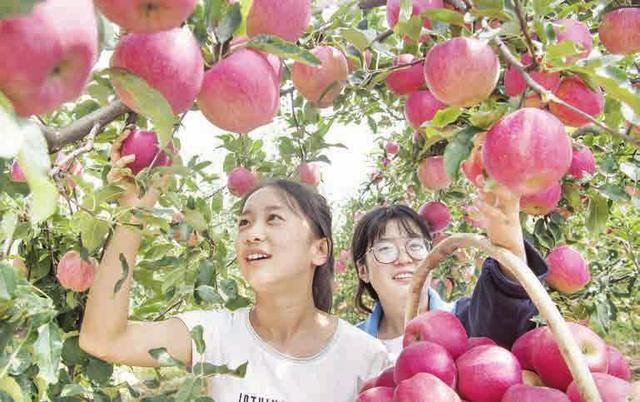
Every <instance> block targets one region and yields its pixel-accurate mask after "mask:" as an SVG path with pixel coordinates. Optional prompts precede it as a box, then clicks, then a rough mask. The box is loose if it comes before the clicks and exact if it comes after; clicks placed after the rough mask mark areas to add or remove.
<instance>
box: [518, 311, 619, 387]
mask: <svg viewBox="0 0 640 402" xmlns="http://www.w3.org/2000/svg"><path fill="white" fill-rule="evenodd" d="M567 325H568V326H569V330H570V331H571V334H572V335H573V339H574V340H575V341H576V343H577V344H578V347H579V348H580V351H581V352H582V353H583V354H584V357H585V360H586V363H587V365H588V366H589V370H590V371H591V372H594V373H596V372H597V373H606V372H607V368H608V356H607V345H606V344H605V343H604V341H603V340H602V339H601V338H600V337H599V336H598V335H597V334H596V333H595V332H593V331H592V330H590V329H589V328H587V327H585V326H582V325H580V324H576V323H572V322H569V323H567ZM531 355H532V360H533V367H534V369H535V371H536V372H537V373H538V375H539V376H540V378H541V379H542V381H543V382H544V383H545V385H547V386H549V387H553V388H556V389H559V390H561V391H564V390H566V389H567V387H568V386H569V384H570V383H571V381H573V378H572V377H571V372H570V371H569V368H568V367H567V364H566V363H565V361H564V358H563V357H562V354H561V353H560V349H559V348H558V344H557V342H556V340H555V338H554V337H553V334H552V333H551V330H550V329H549V328H546V327H545V329H544V330H543V331H542V332H541V333H540V335H539V336H538V338H537V345H536V347H535V349H534V350H533V351H532V352H531Z"/></svg>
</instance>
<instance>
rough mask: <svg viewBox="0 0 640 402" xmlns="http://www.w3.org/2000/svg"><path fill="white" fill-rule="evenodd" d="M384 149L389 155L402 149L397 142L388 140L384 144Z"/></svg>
mask: <svg viewBox="0 0 640 402" xmlns="http://www.w3.org/2000/svg"><path fill="white" fill-rule="evenodd" d="M384 150H385V151H387V153H388V154H389V155H395V154H397V153H398V151H399V150H400V147H399V146H398V144H396V143H395V142H387V143H386V144H385V145H384Z"/></svg>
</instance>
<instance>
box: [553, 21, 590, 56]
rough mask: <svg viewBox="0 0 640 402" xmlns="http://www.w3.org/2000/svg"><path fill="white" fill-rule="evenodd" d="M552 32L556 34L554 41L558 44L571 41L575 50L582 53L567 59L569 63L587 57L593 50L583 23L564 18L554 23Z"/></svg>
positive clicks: (587, 29) (587, 30)
mask: <svg viewBox="0 0 640 402" xmlns="http://www.w3.org/2000/svg"><path fill="white" fill-rule="evenodd" d="M553 25H554V31H555V32H556V40H557V41H558V43H561V42H565V41H573V42H574V43H575V45H576V48H577V49H579V50H580V49H581V50H582V52H580V53H579V54H577V55H575V56H571V57H569V58H568V59H567V61H568V62H569V63H574V62H576V61H578V60H580V59H582V58H585V57H587V56H589V53H591V49H592V48H593V39H591V33H590V32H589V28H588V27H587V26H586V25H585V24H584V23H583V22H580V21H578V20H575V19H569V18H564V19H561V20H558V21H554V23H553Z"/></svg>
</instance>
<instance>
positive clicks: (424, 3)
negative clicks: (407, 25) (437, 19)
mask: <svg viewBox="0 0 640 402" xmlns="http://www.w3.org/2000/svg"><path fill="white" fill-rule="evenodd" d="M400 4H401V0H387V24H389V28H391V29H393V28H394V27H395V26H396V24H397V23H398V19H399V18H400ZM411 4H412V9H411V16H415V15H421V14H422V13H424V12H425V11H426V10H429V9H433V8H443V7H444V4H443V1H442V0H411ZM422 25H423V26H424V27H425V28H427V29H429V28H431V22H430V21H429V19H428V18H427V17H423V18H422Z"/></svg>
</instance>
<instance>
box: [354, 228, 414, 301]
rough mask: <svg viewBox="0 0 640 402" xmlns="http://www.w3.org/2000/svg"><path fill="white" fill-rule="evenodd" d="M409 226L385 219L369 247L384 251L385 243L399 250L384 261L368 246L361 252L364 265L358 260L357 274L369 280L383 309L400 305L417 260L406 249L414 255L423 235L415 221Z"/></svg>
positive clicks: (386, 246)
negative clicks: (393, 256)
mask: <svg viewBox="0 0 640 402" xmlns="http://www.w3.org/2000/svg"><path fill="white" fill-rule="evenodd" d="M405 224H406V223H405ZM409 228H410V229H411V230H407V229H406V228H405V225H403V224H402V223H401V222H400V221H399V220H397V219H394V220H390V221H389V222H387V224H386V226H385V230H384V231H382V232H381V233H380V235H379V236H378V238H377V239H376V240H375V241H374V242H373V244H372V245H371V248H372V249H377V253H378V254H379V256H380V255H381V254H384V253H385V252H388V250H387V248H388V247H393V246H395V247H396V248H397V249H398V251H399V254H398V258H396V259H395V261H393V262H390V263H386V264H385V263H382V262H380V261H378V260H377V259H376V258H375V256H374V251H373V250H371V251H369V252H368V253H367V254H366V255H365V259H364V265H362V264H361V266H360V268H359V269H358V274H359V276H360V278H361V279H362V280H363V281H365V282H369V283H370V284H371V286H373V288H374V289H375V291H376V293H377V294H378V296H379V298H380V301H381V302H382V305H383V308H384V310H385V311H390V310H392V309H393V310H395V308H391V305H393V306H394V307H398V308H403V306H404V302H405V300H406V297H407V292H408V289H409V285H410V283H411V280H412V279H413V273H414V272H415V269H416V266H417V264H418V263H419V262H420V261H421V259H414V258H412V257H411V256H410V255H409V253H410V252H411V253H412V254H414V256H418V255H419V254H420V253H419V252H418V250H417V246H418V244H420V243H421V242H420V241H419V240H420V239H423V237H422V235H421V234H420V229H419V228H418V226H417V225H411V224H409ZM422 244H425V243H422ZM425 247H426V246H425Z"/></svg>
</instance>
